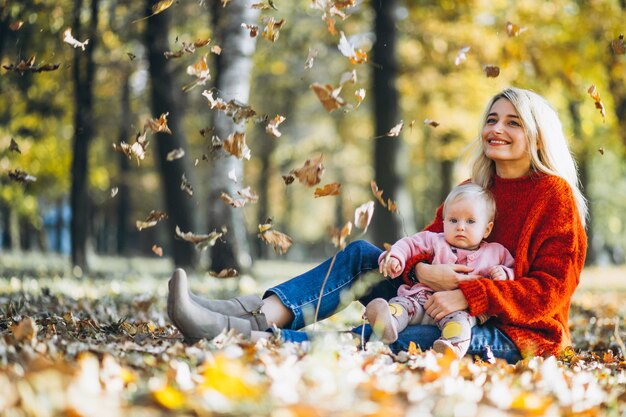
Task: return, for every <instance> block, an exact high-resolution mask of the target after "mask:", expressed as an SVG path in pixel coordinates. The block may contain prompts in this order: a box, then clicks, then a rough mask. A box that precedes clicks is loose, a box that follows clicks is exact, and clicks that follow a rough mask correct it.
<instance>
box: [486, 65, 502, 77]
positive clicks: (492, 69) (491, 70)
mask: <svg viewBox="0 0 626 417" xmlns="http://www.w3.org/2000/svg"><path fill="white" fill-rule="evenodd" d="M483 70H484V71H485V75H486V76H487V78H496V77H497V76H498V75H500V67H497V66H495V65H485V66H484V67H483Z"/></svg>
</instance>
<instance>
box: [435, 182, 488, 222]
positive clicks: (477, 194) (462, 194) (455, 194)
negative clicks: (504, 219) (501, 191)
mask: <svg viewBox="0 0 626 417" xmlns="http://www.w3.org/2000/svg"><path fill="white" fill-rule="evenodd" d="M462 198H473V199H477V200H479V201H482V202H483V203H485V214H486V215H487V220H489V221H493V219H494V218H495V217H496V200H495V199H494V198H493V194H491V191H489V190H487V189H486V188H483V187H481V186H480V185H478V184H474V183H471V182H468V183H465V184H461V185H457V186H456V187H454V188H453V189H452V191H450V193H449V194H448V196H447V197H446V201H444V202H443V215H444V217H445V216H446V211H447V209H448V206H449V205H450V204H452V203H454V202H455V201H457V200H460V199H462Z"/></svg>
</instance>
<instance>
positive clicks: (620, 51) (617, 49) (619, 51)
mask: <svg viewBox="0 0 626 417" xmlns="http://www.w3.org/2000/svg"><path fill="white" fill-rule="evenodd" d="M611 48H612V49H613V53H614V54H615V55H624V54H626V45H624V34H623V33H620V34H619V36H618V38H617V39H613V40H612V41H611Z"/></svg>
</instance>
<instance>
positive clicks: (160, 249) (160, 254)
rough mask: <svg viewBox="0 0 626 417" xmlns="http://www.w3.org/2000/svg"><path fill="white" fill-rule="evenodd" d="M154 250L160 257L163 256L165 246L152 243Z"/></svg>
mask: <svg viewBox="0 0 626 417" xmlns="http://www.w3.org/2000/svg"><path fill="white" fill-rule="evenodd" d="M152 252H153V253H154V254H155V255H156V256H158V257H162V256H163V248H162V247H160V246H157V245H152Z"/></svg>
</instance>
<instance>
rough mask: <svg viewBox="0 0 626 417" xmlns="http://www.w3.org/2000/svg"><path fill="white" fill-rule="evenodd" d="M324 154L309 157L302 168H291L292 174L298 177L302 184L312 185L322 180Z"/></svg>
mask: <svg viewBox="0 0 626 417" xmlns="http://www.w3.org/2000/svg"><path fill="white" fill-rule="evenodd" d="M323 161H324V155H320V156H319V157H318V158H317V159H307V160H306V161H305V162H304V165H303V166H302V167H301V168H298V169H294V170H291V172H290V174H292V175H293V176H294V177H296V178H298V180H299V181H300V183H301V184H304V185H306V186H307V187H312V186H314V185H317V184H319V183H320V182H321V181H322V174H324V169H325V168H324V163H323Z"/></svg>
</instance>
